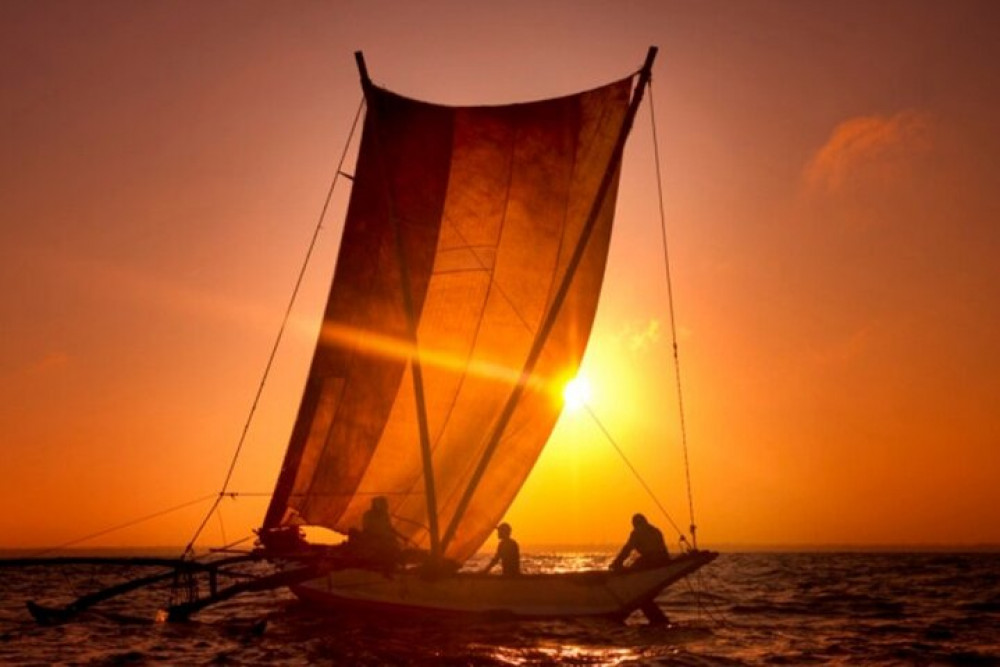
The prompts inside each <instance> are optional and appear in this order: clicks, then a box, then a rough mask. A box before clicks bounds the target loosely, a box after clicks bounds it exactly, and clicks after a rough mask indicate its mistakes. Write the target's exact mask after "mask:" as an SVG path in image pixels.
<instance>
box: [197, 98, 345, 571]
mask: <svg viewBox="0 0 1000 667" xmlns="http://www.w3.org/2000/svg"><path fill="white" fill-rule="evenodd" d="M364 106H365V101H364V98H363V97H362V99H361V103H360V104H358V110H357V112H356V113H355V114H354V122H353V123H352V124H351V131H350V132H349V133H348V135H347V142H346V143H345V144H344V150H343V152H342V153H341V154H340V161H339V162H338V163H337V169H336V171H335V172H334V175H333V180H332V181H331V183H330V189H329V190H328V191H327V193H326V200H325V201H324V202H323V208H322V210H321V211H320V214H319V220H317V221H316V228H315V229H314V230H313V235H312V240H311V241H310V242H309V248H308V249H307V250H306V256H305V259H304V260H303V262H302V267H301V268H300V269H299V275H298V277H297V278H296V280H295V287H294V288H293V289H292V296H291V298H290V299H289V300H288V307H287V308H285V316H284V318H282V320H281V326H280V327H279V328H278V335H277V337H275V339H274V345H273V346H272V347H271V354H270V355H269V356H268V358H267V364H266V365H265V366H264V374H263V376H262V377H261V379H260V384H258V385H257V393H256V394H255V395H254V398H253V403H252V404H251V406H250V412H249V413H248V414H247V418H246V421H245V422H244V424H243V431H242V433H240V439H239V442H237V444H236V451H235V452H233V458H232V460H231V461H230V463H229V470H227V471H226V478H225V480H223V482H222V488H221V490H220V491H219V495H218V496H217V497H216V499H215V502H214V503H212V507H211V508H209V510H208V514H206V515H205V518H204V519H203V520H202V522H201V524H200V525H199V526H198V529H197V530H196V531H195V532H194V536H192V537H191V541H190V542H188V544H187V546H186V547H184V553H182V554H181V558H185V557H186V556H187V555H188V554H189V553H191V551H192V549H193V548H194V543H195V541H196V540H197V539H198V537H199V536H200V535H201V531H202V530H204V529H205V525H206V524H207V523H208V520H209V519H210V518H211V517H212V514H213V513H215V510H216V509H217V508H218V507H219V503H220V502H222V499H223V497H225V496H226V490H227V489H228V488H229V482H230V480H231V479H232V477H233V471H234V470H235V469H236V461H237V460H238V459H239V457H240V452H241V451H242V450H243V445H244V443H245V442H246V438H247V433H248V432H249V431H250V424H251V422H252V421H253V417H254V413H256V411H257V405H258V403H260V397H261V394H263V392H264V384H265V383H266V382H267V378H268V375H270V373H271V366H272V365H273V364H274V358H275V357H276V356H277V353H278V346H279V345H280V344H281V339H282V337H283V336H284V333H285V328H286V327H287V325H288V320H289V318H290V317H291V314H292V307H293V306H294V305H295V300H296V298H297V297H298V295H299V288H301V286H302V280H303V278H304V277H305V273H306V268H307V267H308V266H309V259H310V258H311V257H312V253H313V250H314V249H315V247H316V241H317V239H318V238H319V232H320V230H321V229H322V228H323V220H324V218H326V212H327V211H328V210H329V208H330V201H331V200H332V199H333V191H334V188H336V187H337V181H338V180H340V176H341V174H342V169H343V166H344V160H345V159H347V151H348V149H349V148H350V146H351V139H352V138H353V137H354V131H355V129H356V128H357V126H358V120H359V119H360V118H361V110H362V109H364Z"/></svg>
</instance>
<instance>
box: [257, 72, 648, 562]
mask: <svg viewBox="0 0 1000 667" xmlns="http://www.w3.org/2000/svg"><path fill="white" fill-rule="evenodd" d="M630 91H631V79H623V80H621V81H618V82H616V83H613V84H610V85H608V86H604V87H602V88H598V89H595V90H591V91H586V92H583V93H580V94H577V95H572V96H568V97H562V98H557V99H551V100H544V101H539V102H530V103H523V104H514V105H507V106H486V107H447V106H440V105H434V104H428V103H425V102H419V101H416V100H412V99H408V98H405V97H402V96H399V95H396V94H394V93H391V92H389V91H386V90H383V89H379V88H375V87H371V88H370V89H369V91H368V94H367V100H368V113H367V116H366V119H365V126H364V132H363V135H362V140H361V147H360V152H359V157H358V164H357V168H356V170H355V176H354V187H353V191H352V195H351V200H350V204H349V206H348V212H347V220H346V223H345V228H344V233H343V238H342V241H341V248H340V254H339V258H338V261H337V267H336V270H335V274H334V279H333V284H332V287H331V290H330V296H329V300H328V303H327V307H326V311H325V314H324V320H323V325H322V329H321V332H320V336H319V340H318V343H317V346H316V351H315V354H314V358H313V361H312V366H311V368H310V372H309V376H308V380H307V383H306V388H305V392H304V395H303V399H302V403H301V405H300V409H299V414H298V418H297V420H296V424H295V427H294V429H293V433H292V437H291V441H290V443H289V448H288V451H287V453H286V457H285V461H284V465H283V467H282V472H281V475H280V476H279V480H278V484H277V487H276V490H275V494H274V497H273V498H272V503H271V507H270V508H269V510H268V514H267V518H266V519H265V528H269V527H275V526H278V525H295V524H299V525H319V526H325V527H327V528H331V529H333V530H336V531H339V532H341V533H345V534H346V533H348V531H349V530H350V529H352V528H358V527H360V525H361V516H362V514H363V513H364V511H365V510H366V509H368V507H369V504H370V501H371V499H372V498H373V497H375V496H385V497H386V498H388V501H389V505H390V513H391V515H392V517H393V522H394V525H395V527H396V529H397V530H398V531H399V532H400V533H402V534H403V535H405V536H406V537H407V538H408V539H409V540H411V543H412V544H413V545H416V546H421V547H427V546H429V542H430V539H429V514H428V507H427V496H426V493H425V489H426V486H425V480H424V473H423V471H424V463H423V459H422V457H421V428H420V413H419V406H418V400H417V398H418V396H417V391H416V387H415V384H414V377H415V371H417V373H416V374H417V375H422V382H421V383H420V386H421V387H422V390H423V399H424V404H425V415H426V433H427V439H428V444H429V446H430V449H431V451H432V456H431V460H432V465H433V481H434V486H435V489H436V497H437V508H436V509H437V516H438V521H439V525H440V526H441V531H442V532H443V531H444V529H445V526H448V524H449V523H450V522H451V519H452V517H454V516H455V514H456V510H457V509H458V508H459V505H460V500H461V498H462V496H463V494H464V493H465V492H466V489H467V488H468V487H469V486H470V481H471V480H472V478H473V472H474V470H475V469H476V467H477V464H478V463H479V462H480V460H481V458H482V456H483V453H484V451H485V450H486V449H487V445H488V443H489V442H490V441H491V439H492V440H496V446H495V449H494V450H493V453H492V456H491V457H490V458H489V463H488V465H487V466H486V467H485V472H484V474H483V475H482V476H481V478H480V479H479V480H478V484H477V485H475V486H474V488H475V492H474V493H473V494H472V495H471V497H470V499H469V501H468V503H467V505H466V507H465V511H464V513H462V515H461V517H460V520H459V521H457V522H456V528H455V530H454V534H453V536H452V539H450V540H449V541H448V543H447V545H446V548H445V552H444V555H445V556H447V557H449V558H453V559H456V560H458V561H463V560H465V559H466V558H468V557H469V556H470V555H472V554H473V553H474V552H475V551H476V549H478V547H479V546H480V545H481V544H482V543H483V542H484V541H485V540H486V538H487V537H488V536H489V534H490V532H491V531H492V530H493V528H494V527H495V526H496V524H497V522H498V521H499V520H500V519H501V518H502V516H503V514H504V512H505V511H506V510H507V508H508V507H509V506H510V504H511V502H512V501H513V499H514V497H515V495H516V494H517V492H518V490H519V489H520V487H521V485H522V484H523V482H524V480H525V479H526V477H527V476H528V474H529V472H530V471H531V468H532V466H533V465H534V463H535V461H536V459H537V457H538V455H539V453H540V452H541V450H542V448H543V447H544V445H545V442H546V440H547V439H548V437H549V435H550V433H551V431H552V429H553V427H554V425H555V423H556V420H557V418H558V416H559V412H560V409H561V407H562V403H561V401H562V399H561V392H562V387H563V385H564V384H565V382H566V381H567V380H568V379H570V378H572V377H573V376H574V375H575V373H576V370H577V368H578V367H579V364H580V361H581V358H582V356H583V352H584V349H585V347H586V344H587V339H588V337H589V335H590V329H591V326H592V324H593V319H594V314H595V311H596V308H597V301H598V295H599V292H600V286H601V281H602V279H603V275H604V268H605V263H606V259H607V252H608V244H609V240H610V234H611V225H612V220H613V217H614V207H615V199H616V195H617V183H618V171H617V170H618V164H617V162H616V163H615V164H612V162H613V161H612V155H613V153H614V151H615V147H616V144H617V143H618V140H619V136H620V134H621V132H622V126H623V123H624V119H625V116H626V109H627V107H628V104H629V97H630ZM609 166H610V168H611V169H612V171H611V184H610V187H608V188H606V189H605V191H604V196H603V198H602V200H601V201H597V197H598V193H599V191H600V189H601V188H600V187H599V184H600V183H601V180H602V179H603V178H604V177H605V174H606V172H608V170H609ZM595 206H596V208H597V210H598V214H597V216H596V218H595V219H594V220H593V223H592V224H593V226H592V227H591V229H590V232H589V234H586V235H585V236H586V239H585V243H583V244H582V255H581V256H580V258H579V262H578V263H577V264H575V271H571V269H572V268H573V264H572V263H571V257H572V256H573V254H574V251H575V250H576V249H577V246H578V245H581V244H580V241H581V237H582V236H583V235H584V234H583V230H584V228H585V225H586V224H587V220H588V218H589V217H590V213H591V209H592V208H595ZM568 272H571V273H568ZM567 278H568V279H569V281H570V282H569V284H568V285H569V287H568V291H567V292H566V294H565V299H564V300H562V303H561V307H559V308H558V310H557V311H555V313H554V316H555V317H554V319H553V320H552V322H551V327H550V328H548V329H547V330H546V331H544V332H543V331H542V328H543V327H542V323H543V322H544V321H545V319H546V316H547V315H549V311H550V310H552V306H553V299H554V297H555V295H556V293H557V291H558V289H559V287H560V285H561V284H562V283H563V281H564V280H565V279H567ZM540 334H543V335H542V338H543V340H538V341H536V338H539V336H540ZM533 344H540V345H541V353H540V355H539V357H538V361H537V363H536V364H535V366H534V368H533V371H532V374H531V376H530V379H529V380H528V382H527V383H526V384H525V385H524V387H523V391H521V392H520V395H519V396H518V397H517V401H516V403H514V404H513V410H512V411H511V412H510V413H509V419H506V420H500V416H501V413H502V412H503V411H504V407H505V405H506V404H507V402H508V401H510V400H511V397H512V395H515V387H516V386H517V383H518V378H519V377H520V376H521V373H522V370H523V369H524V367H525V362H526V360H527V359H528V356H529V352H530V350H531V348H532V346H533ZM550 511H553V512H558V505H557V504H556V505H554V506H553V507H552V508H550Z"/></svg>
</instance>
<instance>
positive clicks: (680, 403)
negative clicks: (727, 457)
mask: <svg viewBox="0 0 1000 667" xmlns="http://www.w3.org/2000/svg"><path fill="white" fill-rule="evenodd" d="M649 118H650V124H651V125H652V128H653V158H654V160H655V162H656V191H657V195H658V198H659V204H660V232H661V238H662V241H663V269H664V274H665V276H666V280H667V306H668V308H669V311H670V337H671V342H672V344H673V353H674V378H675V380H676V383H677V409H678V412H679V413H680V429H681V447H682V449H683V450H684V477H685V480H686V481H687V497H688V513H689V517H690V520H691V546H692V547H693V548H695V549H697V548H698V535H697V530H698V529H697V525H696V524H695V522H694V495H693V494H692V492H691V465H690V463H689V460H688V445H687V426H686V424H685V421H684V394H683V392H682V391H681V360H680V355H679V353H678V347H677V322H676V318H675V317H674V290H673V284H672V282H671V280H670V253H669V252H668V251H667V216H666V214H665V213H664V210H663V177H662V175H661V171H660V143H659V140H658V139H657V138H656V108H655V106H654V104H653V82H652V80H650V82H649Z"/></svg>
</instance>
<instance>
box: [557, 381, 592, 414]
mask: <svg viewBox="0 0 1000 667" xmlns="http://www.w3.org/2000/svg"><path fill="white" fill-rule="evenodd" d="M590 396H591V391H590V381H589V380H588V379H587V378H586V376H583V375H577V376H576V377H575V378H573V379H572V380H570V381H569V382H567V383H566V386H565V388H563V400H564V401H565V403H566V408H567V409H569V410H570V411H572V412H577V411H579V410H582V409H583V408H585V407H586V406H587V403H589V402H590Z"/></svg>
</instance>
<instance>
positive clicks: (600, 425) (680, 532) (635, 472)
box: [583, 404, 684, 542]
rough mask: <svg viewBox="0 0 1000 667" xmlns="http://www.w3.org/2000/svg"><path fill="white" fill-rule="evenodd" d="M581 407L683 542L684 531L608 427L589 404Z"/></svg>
mask: <svg viewBox="0 0 1000 667" xmlns="http://www.w3.org/2000/svg"><path fill="white" fill-rule="evenodd" d="M583 407H584V408H585V409H586V410H587V414H589V415H590V418H591V419H593V420H594V423H595V424H597V428H599V429H601V433H603V434H604V437H605V438H607V439H608V442H610V443H611V446H612V447H614V448H615V451H616V452H618V455H619V456H620V457H622V461H624V462H625V465H627V466H628V469H629V470H631V471H632V474H633V475H635V478H636V479H637V480H639V484H641V485H642V488H644V489H645V490H646V493H648V494H649V497H650V498H652V499H653V502H654V503H656V506H657V507H659V508H660V511H661V512H663V516H665V517H666V518H667V521H669V522H670V525H671V526H673V527H674V530H675V531H677V534H678V535H680V539H681V542H683V541H684V531H683V530H681V529H680V528H679V527H678V526H677V524H676V523H675V522H674V520H673V518H672V517H671V516H670V513H669V512H667V510H666V508H665V507H664V506H663V504H662V503H661V502H660V500H659V499H658V498H657V497H656V494H654V493H653V490H652V489H651V488H649V484H646V480H644V479H643V478H642V475H640V474H639V471H638V470H636V469H635V466H633V465H632V462H631V461H629V460H628V457H627V456H625V452H623V451H622V448H621V447H619V446H618V443H617V442H616V441H615V439H614V438H612V437H611V434H610V433H608V429H606V428H604V424H603V423H601V420H600V419H598V418H597V415H595V414H594V411H593V410H591V409H590V406H589V405H586V404H584V406H583Z"/></svg>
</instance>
